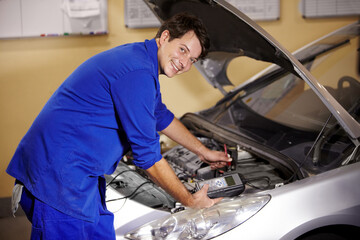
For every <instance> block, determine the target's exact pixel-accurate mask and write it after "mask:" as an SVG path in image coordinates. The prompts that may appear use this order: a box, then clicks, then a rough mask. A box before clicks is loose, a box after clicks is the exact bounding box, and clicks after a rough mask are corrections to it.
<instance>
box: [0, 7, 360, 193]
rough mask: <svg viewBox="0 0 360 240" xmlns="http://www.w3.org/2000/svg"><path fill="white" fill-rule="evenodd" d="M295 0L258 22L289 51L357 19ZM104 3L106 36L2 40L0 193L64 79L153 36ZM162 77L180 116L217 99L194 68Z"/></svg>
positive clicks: (243, 72)
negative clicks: (313, 13) (275, 16)
mask: <svg viewBox="0 0 360 240" xmlns="http://www.w3.org/2000/svg"><path fill="white" fill-rule="evenodd" d="M299 1H300V0H282V1H281V17H280V20H278V21H271V22H259V24H260V25H261V26H262V27H264V28H265V29H266V30H267V31H269V32H270V34H272V35H273V36H274V37H275V38H276V39H277V40H278V41H279V42H280V43H281V44H283V45H284V46H285V47H286V48H288V49H289V50H290V51H293V50H295V49H297V48H299V47H301V46H303V45H304V44H306V43H308V42H310V41H312V40H315V39H316V38H318V37H320V36H322V35H324V34H326V33H328V32H331V31H333V30H335V29H337V28H338V27H341V26H344V25H346V24H349V23H351V22H353V21H355V20H357V18H354V17H352V18H351V17H348V18H331V19H317V20H305V19H303V18H302V17H301V15H300V13H299V11H298V4H299ZM108 4H109V5H108V6H109V9H108V12H109V18H108V22H109V34H108V35H106V36H78V37H54V38H23V39H2V40H0V84H1V85H0V114H1V118H0V132H1V135H0V197H8V196H10V195H11V189H12V185H13V180H14V179H13V178H11V177H10V176H8V175H7V174H6V173H5V169H6V167H7V165H8V163H9V161H10V159H11V157H12V155H13V153H14V151H15V149H16V146H17V144H18V143H19V141H20V140H21V138H22V136H23V135H24V134H25V133H26V131H27V129H28V128H29V127H30V125H31V123H32V121H33V120H34V119H35V117H36V116H37V114H38V113H39V111H40V110H41V108H42V107H43V105H44V104H45V102H46V101H47V99H48V98H49V97H50V96H51V94H52V93H53V92H54V91H55V89H56V88H57V87H58V86H59V85H60V84H61V83H62V81H63V80H64V79H65V78H66V77H67V76H68V75H69V74H70V73H71V72H72V71H73V70H74V69H75V68H76V67H77V66H78V65H79V64H81V63H82V62H83V61H84V60H86V59H88V58H89V57H90V56H93V55H94V54H96V53H99V52H101V51H104V50H106V49H109V48H112V47H115V46H117V45H119V44H123V43H127V42H133V41H143V40H144V39H150V38H152V37H153V36H154V35H155V33H156V29H127V28H125V26H124V18H123V12H124V6H123V5H124V1H122V0H109V1H108ZM0 24H4V23H0ZM264 66H266V64H264ZM258 70H260V69H252V64H251V62H246V61H241V60H236V61H234V63H232V64H231V69H230V71H229V74H230V75H238V76H239V77H238V78H237V81H238V82H236V84H239V83H240V82H242V81H244V80H246V79H247V78H248V77H250V76H252V75H253V74H255V73H256V72H257V71H258ZM160 81H161V88H162V94H163V100H164V102H165V103H166V104H167V106H168V107H169V108H170V109H171V110H173V112H174V113H175V115H176V116H178V117H179V116H181V115H182V114H184V113H185V112H187V111H198V110H200V109H203V108H206V107H208V106H210V105H211V104H213V103H215V102H216V100H218V99H219V98H220V97H221V94H220V93H219V92H218V91H217V90H216V89H213V88H212V87H210V86H209V85H208V84H207V83H206V81H205V80H204V79H203V78H202V76H201V75H200V74H199V73H198V72H197V71H196V69H195V68H193V69H192V70H191V71H190V72H189V73H186V74H184V75H182V76H177V77H175V78H173V79H166V77H161V80H160Z"/></svg>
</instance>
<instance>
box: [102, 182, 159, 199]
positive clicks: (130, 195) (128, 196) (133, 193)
mask: <svg viewBox="0 0 360 240" xmlns="http://www.w3.org/2000/svg"><path fill="white" fill-rule="evenodd" d="M148 183H151V184H154V183H153V182H150V181H147V182H143V183H142V184H140V185H139V186H138V187H137V188H136V189H135V190H134V191H133V192H132V193H130V194H129V195H127V196H125V197H121V198H114V199H110V200H106V202H113V201H118V200H122V199H126V198H131V197H132V196H133V195H135V193H136V192H137V191H138V190H139V189H140V188H141V187H142V186H144V185H145V184H148Z"/></svg>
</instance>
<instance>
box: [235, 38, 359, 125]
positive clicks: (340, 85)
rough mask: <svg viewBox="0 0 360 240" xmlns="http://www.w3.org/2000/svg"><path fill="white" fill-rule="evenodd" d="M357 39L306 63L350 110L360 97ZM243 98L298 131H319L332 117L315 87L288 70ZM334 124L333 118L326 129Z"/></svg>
mask: <svg viewBox="0 0 360 240" xmlns="http://www.w3.org/2000/svg"><path fill="white" fill-rule="evenodd" d="M357 41H358V40H357V39H353V40H351V42H347V43H345V44H343V45H341V46H338V47H337V48H335V49H332V50H331V51H328V52H326V53H323V54H320V55H318V56H316V57H315V58H313V59H310V60H307V62H305V63H304V66H305V67H306V68H307V69H308V70H309V71H310V72H311V73H312V75H313V76H315V78H316V79H317V80H318V81H319V82H320V83H321V84H322V85H323V86H324V87H325V88H326V89H327V90H328V91H329V92H330V93H331V94H332V96H333V97H334V98H335V99H336V100H337V101H338V102H339V103H340V104H341V105H342V106H343V107H344V108H345V109H346V110H348V111H349V110H351V108H354V107H355V106H354V105H356V104H357V101H358V99H359V97H360V81H359V73H358V71H359V69H358V64H356V63H357V62H358V60H357V58H358V52H357ZM241 99H242V101H243V103H244V104H246V105H247V106H248V107H249V108H251V109H252V110H253V111H255V112H256V113H258V114H260V115H262V116H263V117H266V118H268V119H270V120H272V121H275V122H278V123H280V124H284V125H286V126H289V127H292V128H295V129H299V130H307V131H319V130H320V129H321V128H322V127H323V126H324V124H325V122H326V120H327V119H328V118H329V116H330V112H329V111H328V109H327V108H326V107H325V105H324V104H323V103H322V102H321V100H320V99H319V98H318V97H317V96H316V94H315V93H314V92H313V90H312V89H310V87H309V86H308V85H307V84H306V83H305V82H304V81H303V80H302V79H301V78H299V77H297V76H295V75H293V74H291V73H288V72H287V73H284V74H282V75H280V76H279V77H277V78H275V79H272V80H271V83H270V84H268V85H266V86H265V87H263V88H261V89H258V90H256V91H254V92H252V93H250V94H246V95H245V96H242V97H241ZM334 124H335V119H334V118H332V119H331V120H330V123H329V124H328V125H327V128H331V127H332V126H333V125H334Z"/></svg>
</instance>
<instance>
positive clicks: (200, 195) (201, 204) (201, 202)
mask: <svg viewBox="0 0 360 240" xmlns="http://www.w3.org/2000/svg"><path fill="white" fill-rule="evenodd" d="M208 189H209V184H205V185H204V186H203V187H202V188H201V189H200V190H199V191H197V192H196V193H194V194H193V195H192V196H193V199H194V204H193V206H190V207H191V208H209V207H211V206H213V205H214V204H216V203H218V202H220V201H221V200H222V199H223V198H215V199H211V198H209V197H208V196H207V192H208Z"/></svg>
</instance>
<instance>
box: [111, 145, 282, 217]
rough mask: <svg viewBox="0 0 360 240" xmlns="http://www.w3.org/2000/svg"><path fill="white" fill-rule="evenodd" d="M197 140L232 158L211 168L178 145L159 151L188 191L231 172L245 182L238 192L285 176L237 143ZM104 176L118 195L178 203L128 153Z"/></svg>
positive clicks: (168, 206)
mask: <svg viewBox="0 0 360 240" xmlns="http://www.w3.org/2000/svg"><path fill="white" fill-rule="evenodd" d="M199 140H200V141H201V142H202V143H203V144H204V145H205V146H206V147H207V148H209V149H212V150H217V151H224V152H225V151H226V152H227V154H229V155H230V156H231V158H232V159H233V161H232V163H231V165H228V166H226V167H224V168H222V169H216V170H211V168H210V165H208V164H207V163H204V162H202V161H201V160H200V158H199V157H198V156H197V155H196V154H194V153H192V152H191V151H189V150H187V149H186V148H184V147H182V146H180V145H176V146H175V147H173V148H171V149H170V150H168V151H166V152H165V153H163V157H164V158H165V159H166V160H167V162H168V163H169V165H170V166H171V167H172V169H173V170H174V172H175V174H176V176H177V177H178V178H179V179H180V180H181V182H182V183H183V184H184V186H185V187H186V188H187V189H188V190H189V191H190V192H191V193H194V192H195V191H196V183H198V182H199V181H203V180H209V179H214V178H218V177H221V176H228V175H230V174H234V173H237V174H239V175H240V176H241V179H242V181H243V182H244V184H245V189H244V191H242V193H241V194H250V193H254V192H258V191H262V190H266V189H272V188H274V187H276V186H279V185H282V184H283V183H284V182H285V179H286V176H285V174H283V173H281V172H280V170H279V169H277V168H276V167H275V166H273V165H272V164H271V163H270V162H269V161H267V160H265V159H263V158H261V157H258V156H255V155H254V154H251V153H250V152H247V151H244V150H242V149H241V148H240V146H237V145H234V146H231V145H225V144H224V143H220V142H218V141H215V140H213V139H210V138H199ZM224 154H225V153H224ZM105 178H106V180H107V185H108V186H109V185H110V186H111V187H113V188H114V189H115V190H116V191H118V192H119V193H121V194H122V195H123V196H124V197H123V198H121V199H124V198H128V199H132V200H135V201H137V202H140V203H142V204H144V205H147V206H149V207H152V208H157V209H163V210H167V211H171V210H172V209H174V208H175V207H177V206H179V204H178V203H177V202H176V200H175V199H174V198H173V197H171V196H170V195H169V194H167V193H166V192H165V191H164V190H163V189H161V188H160V187H158V186H157V185H156V184H155V183H153V182H152V181H151V180H150V178H149V177H148V176H147V175H146V173H145V171H144V170H142V169H140V168H137V167H136V166H135V165H133V164H132V156H131V153H128V154H127V155H126V156H125V157H124V158H123V159H122V161H120V163H119V164H118V166H117V168H116V170H115V172H114V173H113V174H112V175H106V176H105ZM115 200H116V199H115Z"/></svg>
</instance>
